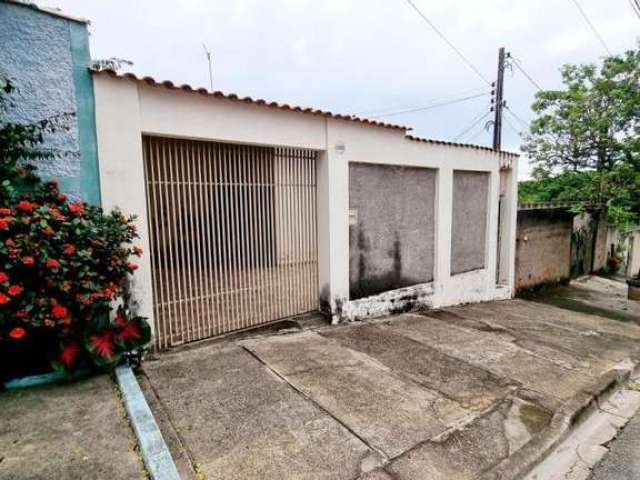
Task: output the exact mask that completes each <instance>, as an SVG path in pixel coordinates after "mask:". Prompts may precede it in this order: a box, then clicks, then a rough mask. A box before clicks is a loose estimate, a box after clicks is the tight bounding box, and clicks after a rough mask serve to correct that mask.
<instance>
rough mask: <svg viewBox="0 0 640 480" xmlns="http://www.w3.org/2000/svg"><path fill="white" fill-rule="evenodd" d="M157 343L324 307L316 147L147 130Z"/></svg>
mask: <svg viewBox="0 0 640 480" xmlns="http://www.w3.org/2000/svg"><path fill="white" fill-rule="evenodd" d="M143 150H144V164H145V175H146V181H147V212H148V216H149V235H150V245H151V267H152V282H153V304H154V313H155V331H156V346H157V347H158V348H167V347H171V346H173V345H178V344H181V343H184V342H190V341H194V340H199V339H202V338H206V337H212V336H216V335H220V334H223V333H226V332H231V331H233V330H239V329H243V328H247V327H251V326H255V325H260V324H263V323H268V322H271V321H273V320H277V319H279V318H285V317H288V316H292V315H297V314H300V313H304V312H308V311H312V310H316V309H317V308H318V275H317V244H316V165H315V159H316V154H315V152H312V151H309V150H302V149H290V148H270V147H255V146H247V145H234V144H224V143H213V142H200V141H192V140H177V139H168V138H159V137H149V136H144V137H143Z"/></svg>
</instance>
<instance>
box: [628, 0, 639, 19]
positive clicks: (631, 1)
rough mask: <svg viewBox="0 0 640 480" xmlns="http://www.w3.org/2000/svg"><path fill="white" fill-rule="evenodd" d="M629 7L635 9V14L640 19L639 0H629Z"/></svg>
mask: <svg viewBox="0 0 640 480" xmlns="http://www.w3.org/2000/svg"><path fill="white" fill-rule="evenodd" d="M629 5H631V8H632V9H633V13H635V14H636V16H637V17H638V18H640V2H638V0H629Z"/></svg>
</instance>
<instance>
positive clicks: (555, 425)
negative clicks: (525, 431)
mask: <svg viewBox="0 0 640 480" xmlns="http://www.w3.org/2000/svg"><path fill="white" fill-rule="evenodd" d="M632 371H633V368H632V369H625V368H621V369H614V370H610V371H608V372H605V373H604V374H602V375H600V376H599V377H597V378H596V379H594V381H593V382H592V383H591V384H590V385H588V386H587V387H586V388H585V389H583V390H582V391H580V392H579V393H577V394H576V395H574V396H573V397H572V398H571V399H569V400H568V401H567V402H565V404H564V405H563V406H562V407H561V408H560V409H559V410H558V411H557V412H556V413H555V415H554V416H553V417H552V419H551V423H550V425H549V426H548V427H547V428H546V429H545V430H544V431H542V432H541V433H540V434H539V435H538V436H537V437H536V438H534V439H533V440H531V441H530V442H529V443H528V444H527V445H526V446H525V447H523V448H521V449H520V450H518V451H517V452H516V453H514V454H513V455H511V456H509V457H508V458H506V459H504V460H503V461H502V462H500V463H499V464H498V465H496V466H494V467H493V468H491V469H489V470H488V471H486V472H485V473H484V474H482V475H481V476H480V477H479V479H480V480H502V479H507V478H522V477H524V476H525V475H526V474H527V473H529V472H530V471H531V470H532V469H533V468H534V467H536V465H538V464H539V463H540V462H542V461H543V460H544V459H545V457H546V456H547V455H548V454H549V453H550V452H551V451H552V450H553V449H554V448H555V447H556V446H557V445H559V444H560V443H561V442H562V441H563V440H564V439H565V438H566V437H567V436H568V435H569V434H570V433H571V432H572V430H573V429H574V427H575V425H576V423H578V422H579V419H580V417H581V416H582V415H583V414H585V413H587V412H588V411H589V408H590V407H591V406H592V405H594V404H596V403H597V402H598V401H599V400H600V399H601V398H603V397H605V396H606V395H607V394H609V393H610V392H611V391H613V390H616V389H618V388H620V387H621V386H622V385H623V384H624V382H626V381H627V380H628V379H629V377H630V376H631V373H632Z"/></svg>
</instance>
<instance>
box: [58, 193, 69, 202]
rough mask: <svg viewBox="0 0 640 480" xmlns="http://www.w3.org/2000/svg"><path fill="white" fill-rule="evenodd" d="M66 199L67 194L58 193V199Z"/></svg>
mask: <svg viewBox="0 0 640 480" xmlns="http://www.w3.org/2000/svg"><path fill="white" fill-rule="evenodd" d="M66 199H67V196H66V195H65V194H64V193H59V194H58V201H60V202H64V201H65V200H66Z"/></svg>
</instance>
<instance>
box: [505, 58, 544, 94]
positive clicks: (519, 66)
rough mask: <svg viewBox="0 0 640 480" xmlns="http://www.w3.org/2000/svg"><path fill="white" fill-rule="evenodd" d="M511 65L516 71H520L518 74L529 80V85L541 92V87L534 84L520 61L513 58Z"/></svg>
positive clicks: (536, 83)
mask: <svg viewBox="0 0 640 480" xmlns="http://www.w3.org/2000/svg"><path fill="white" fill-rule="evenodd" d="M511 58H512V59H513V64H514V65H515V66H516V68H517V69H518V70H520V72H522V74H523V75H524V76H525V77H526V78H527V80H529V81H530V82H531V85H533V86H534V87H536V88H537V89H538V90H539V91H542V87H541V86H540V84H539V83H538V82H536V81H535V80H534V79H533V78H532V77H531V75H529V74H528V73H527V72H526V71H525V69H524V68H523V67H522V63H521V62H520V60H518V59H517V58H513V57H511Z"/></svg>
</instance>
